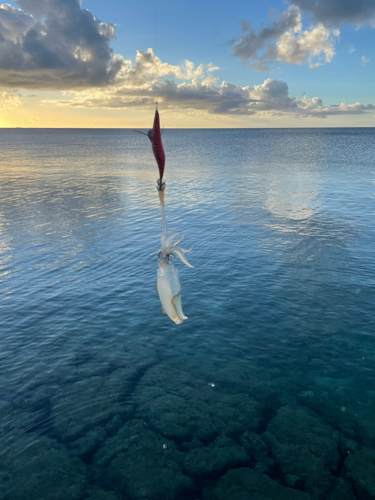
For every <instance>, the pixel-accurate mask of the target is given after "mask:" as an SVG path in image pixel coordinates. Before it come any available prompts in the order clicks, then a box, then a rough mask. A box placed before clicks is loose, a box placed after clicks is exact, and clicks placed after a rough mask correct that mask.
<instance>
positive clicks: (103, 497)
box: [85, 486, 119, 500]
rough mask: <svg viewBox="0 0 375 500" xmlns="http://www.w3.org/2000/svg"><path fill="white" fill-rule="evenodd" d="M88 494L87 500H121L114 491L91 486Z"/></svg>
mask: <svg viewBox="0 0 375 500" xmlns="http://www.w3.org/2000/svg"><path fill="white" fill-rule="evenodd" d="M87 494H88V496H87V497H85V500H119V497H118V496H117V495H116V493H114V492H113V491H105V490H101V489H100V488H97V487H96V486H89V488H87Z"/></svg>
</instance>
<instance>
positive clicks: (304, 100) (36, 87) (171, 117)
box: [0, 0, 375, 128]
mask: <svg viewBox="0 0 375 500" xmlns="http://www.w3.org/2000/svg"><path fill="white" fill-rule="evenodd" d="M374 68H375V0H285V1H282V0H264V1H263V2H259V1H251V0H250V1H249V0H247V1H243V0H241V1H237V0H233V1H232V2H229V1H225V2H224V1H223V0H218V1H215V2H214V1H213V0H199V1H198V0H189V1H186V0H185V1H181V0H173V1H172V0H161V1H159V2H157V1H156V0H153V1H149V0H143V1H142V2H137V1H134V0H133V1H132V2H129V1H126V0H125V1H124V0H107V1H106V2H103V0H82V2H80V1H79V0H18V1H15V2H9V3H4V4H2V5H1V6H0V127H25V128H26V127H41V128H50V127H52V128H60V127H62V128H65V127H68V128H70V127H76V128H86V127H87V128H150V126H151V124H152V119H153V112H154V108H155V101H156V100H157V101H158V103H159V111H160V115H161V121H162V125H164V126H165V127H167V128H190V127H192V128H227V127H228V128H229V127H234V128H251V127H255V128H258V127H277V128H278V127H375V69H374Z"/></svg>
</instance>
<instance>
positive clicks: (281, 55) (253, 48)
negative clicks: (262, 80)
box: [232, 5, 340, 70]
mask: <svg viewBox="0 0 375 500" xmlns="http://www.w3.org/2000/svg"><path fill="white" fill-rule="evenodd" d="M241 25H242V28H241V35H240V38H239V40H238V41H236V43H234V44H233V46H232V50H233V55H234V56H235V57H238V58H240V59H241V60H243V61H252V62H253V63H254V66H255V68H256V69H258V70H265V69H267V67H268V66H269V64H272V63H274V62H276V61H280V62H283V63H288V64H302V63H306V64H308V65H309V67H310V68H316V67H317V66H321V65H322V64H326V63H329V62H330V61H331V60H332V57H333V56H334V55H335V50H334V45H335V43H336V42H337V40H338V38H339V35H340V32H339V30H337V29H336V30H333V31H332V30H330V29H328V28H326V27H325V26H324V25H323V24H321V23H319V24H318V25H317V26H314V27H310V29H308V30H303V27H302V21H301V12H300V10H299V8H298V7H296V6H294V5H291V6H290V7H289V9H288V10H287V11H285V12H283V13H282V14H281V15H280V16H279V18H278V19H277V20H276V21H273V22H272V23H271V24H270V25H269V26H266V27H264V28H262V29H261V30H260V31H258V32H257V33H256V32H254V31H253V30H252V29H251V28H250V26H249V25H248V24H247V23H246V22H244V21H241Z"/></svg>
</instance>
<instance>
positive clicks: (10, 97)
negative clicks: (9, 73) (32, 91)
mask: <svg viewBox="0 0 375 500" xmlns="http://www.w3.org/2000/svg"><path fill="white" fill-rule="evenodd" d="M20 104H21V98H20V96H19V94H18V93H17V92H15V91H13V90H3V91H2V92H0V109H11V108H14V107H16V106H20Z"/></svg>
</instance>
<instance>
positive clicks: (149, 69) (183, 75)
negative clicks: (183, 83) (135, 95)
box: [119, 49, 219, 85]
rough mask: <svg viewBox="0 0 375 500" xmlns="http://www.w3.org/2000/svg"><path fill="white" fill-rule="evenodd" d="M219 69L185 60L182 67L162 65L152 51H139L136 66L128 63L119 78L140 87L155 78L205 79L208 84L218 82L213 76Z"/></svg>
mask: <svg viewBox="0 0 375 500" xmlns="http://www.w3.org/2000/svg"><path fill="white" fill-rule="evenodd" d="M218 69H219V68H218V67H217V66H213V65H212V64H200V65H199V66H198V67H197V68H196V67H195V65H194V63H193V62H191V61H187V60H185V62H184V64H183V65H182V66H178V65H177V66H173V65H171V64H168V63H162V62H161V60H160V59H159V58H158V57H157V56H155V54H154V52H153V50H152V49H148V50H147V51H146V52H144V51H143V50H137V52H136V57H135V64H134V66H133V65H132V64H131V61H126V64H125V65H124V67H123V69H122V71H121V74H120V75H119V78H120V79H121V80H122V81H123V82H126V83H127V84H128V85H129V84H133V85H137V84H138V85H139V84H142V83H144V82H146V81H150V80H152V79H155V78H164V77H166V76H174V77H175V78H177V79H178V80H192V79H194V78H204V79H205V80H206V81H207V82H208V81H209V82H214V81H217V79H216V78H214V77H213V76H212V74H211V73H212V72H213V71H217V70H218Z"/></svg>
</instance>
